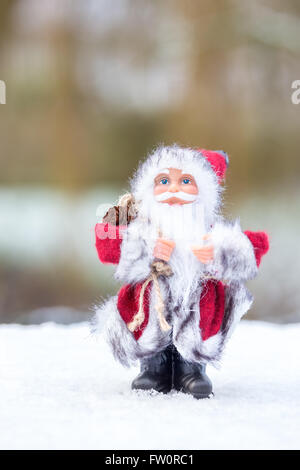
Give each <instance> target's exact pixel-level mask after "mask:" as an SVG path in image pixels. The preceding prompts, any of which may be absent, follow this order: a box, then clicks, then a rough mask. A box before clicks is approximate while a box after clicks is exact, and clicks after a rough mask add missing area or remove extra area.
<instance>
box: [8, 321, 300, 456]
mask: <svg viewBox="0 0 300 470" xmlns="http://www.w3.org/2000/svg"><path fill="white" fill-rule="evenodd" d="M299 339H300V324H294V325H286V326H282V325H278V326H275V325H271V324H267V323H260V322H255V323H254V322H248V321H244V322H241V324H240V325H239V326H238V328H237V330H236V332H235V334H234V336H233V337H232V339H231V341H230V342H229V344H228V346H227V351H226V355H225V357H224V360H223V363H222V368H221V369H220V370H215V369H213V368H209V370H208V372H209V375H210V377H211V378H212V380H213V383H214V391H215V396H214V398H212V399H206V400H200V401H197V400H194V399H193V398H192V397H190V396H186V395H184V394H181V393H176V392H172V393H171V394H169V395H167V396H164V395H161V394H152V395H151V394H150V393H142V392H140V393H137V392H132V391H131V390H130V382H131V380H132V379H133V377H134V376H135V375H136V373H137V368H134V369H130V370H128V369H124V368H122V367H121V366H120V365H119V364H117V363H116V362H115V361H114V360H113V358H112V356H111V354H110V352H109V350H108V347H107V346H106V345H105V343H104V341H103V340H102V341H101V340H100V341H95V339H94V338H92V337H91V336H90V335H89V330H88V326H87V324H82V323H81V324H75V325H71V326H61V325H55V324H52V323H46V324H43V325H40V326H26V327H24V326H20V325H3V326H1V327H0V448H1V449H299V447H300V445H299V443H300V393H299V392H300V367H299V358H300V351H299Z"/></svg>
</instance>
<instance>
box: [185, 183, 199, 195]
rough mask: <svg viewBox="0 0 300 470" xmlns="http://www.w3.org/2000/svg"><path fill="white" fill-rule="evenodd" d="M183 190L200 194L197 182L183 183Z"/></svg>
mask: <svg viewBox="0 0 300 470" xmlns="http://www.w3.org/2000/svg"><path fill="white" fill-rule="evenodd" d="M182 190H183V191H184V192H185V193H189V194H198V188H197V186H196V185H195V184H183V185H182Z"/></svg>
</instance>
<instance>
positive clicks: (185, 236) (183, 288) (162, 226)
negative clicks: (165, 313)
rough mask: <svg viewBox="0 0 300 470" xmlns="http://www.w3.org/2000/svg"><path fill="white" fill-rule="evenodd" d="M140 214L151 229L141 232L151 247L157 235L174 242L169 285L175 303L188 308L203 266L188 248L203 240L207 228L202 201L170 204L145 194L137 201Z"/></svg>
mask: <svg viewBox="0 0 300 470" xmlns="http://www.w3.org/2000/svg"><path fill="white" fill-rule="evenodd" d="M147 199H148V200H147ZM139 216H140V217H142V218H147V219H148V220H149V221H150V232H149V233H147V234H144V236H145V239H146V243H147V244H148V247H149V250H150V251H153V248H154V245H155V242H156V240H157V238H158V237H162V238H166V239H168V240H173V241H174V242H175V244H176V245H175V248H174V250H173V252H172V255H171V257H170V260H169V265H170V266H171V268H172V271H173V276H171V277H170V278H169V285H170V289H171V293H172V298H173V300H174V301H175V302H176V304H177V303H179V304H180V305H181V306H182V308H184V307H185V306H186V307H187V308H188V307H189V302H190V297H191V294H192V293H193V292H195V291H196V290H197V287H198V282H199V278H200V276H201V273H202V272H203V270H204V267H205V265H203V264H202V263H201V262H200V261H199V260H198V259H197V258H196V256H195V255H194V254H193V252H192V250H191V246H192V245H202V244H203V239H202V237H203V235H204V234H205V233H206V231H207V228H206V227H205V218H204V207H203V204H202V203H201V202H200V201H199V200H196V201H194V202H193V203H189V204H183V205H179V204H176V205H169V204H166V203H161V202H157V201H155V200H154V197H153V196H152V198H147V197H146V198H145V199H144V200H143V201H142V202H141V203H140V206H139Z"/></svg>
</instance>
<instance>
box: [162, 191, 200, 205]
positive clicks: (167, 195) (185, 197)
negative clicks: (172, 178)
mask: <svg viewBox="0 0 300 470" xmlns="http://www.w3.org/2000/svg"><path fill="white" fill-rule="evenodd" d="M171 197H177V198H178V199H182V200H183V201H189V202H192V201H195V199H196V198H197V194H189V193H185V192H184V191H177V192H176V193H171V192H169V191H166V192H165V193H161V194H157V195H156V196H155V200H156V201H158V202H162V201H165V200H166V199H170V198H171Z"/></svg>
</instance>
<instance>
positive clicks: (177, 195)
mask: <svg viewBox="0 0 300 470" xmlns="http://www.w3.org/2000/svg"><path fill="white" fill-rule="evenodd" d="M197 194H198V187H197V184H196V181H195V179H194V177H193V176H192V175H190V174H188V173H183V172H182V170H179V169H178V168H166V169H165V170H163V171H162V172H161V173H159V174H158V175H157V176H156V177H155V179H154V196H155V199H156V200H157V201H158V202H164V203H167V204H170V205H173V204H189V203H191V202H193V201H194V200H195V199H196V197H197Z"/></svg>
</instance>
